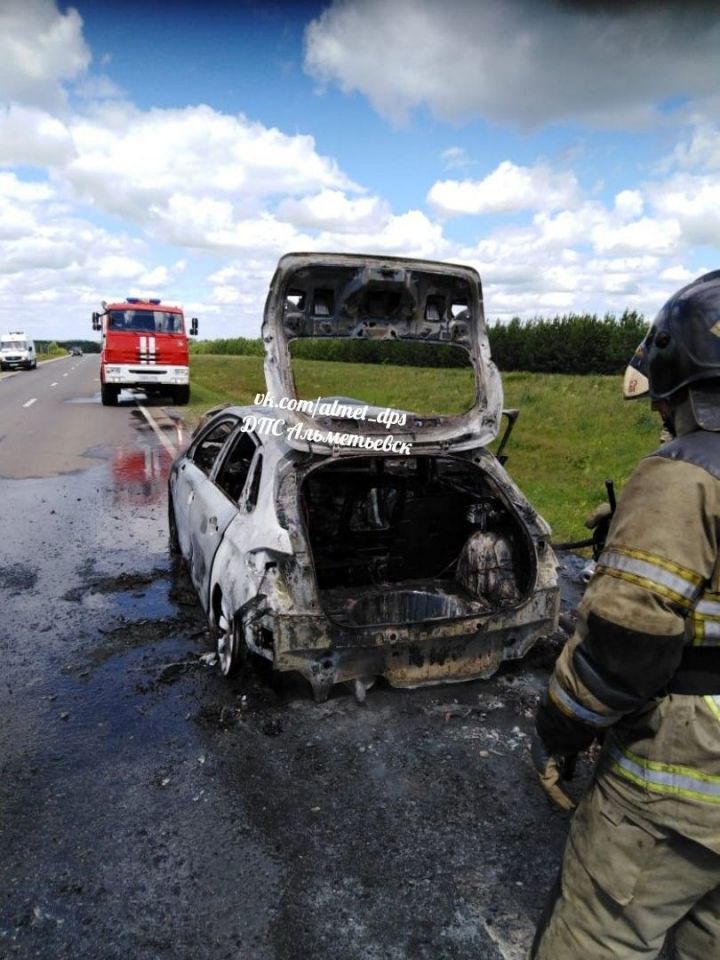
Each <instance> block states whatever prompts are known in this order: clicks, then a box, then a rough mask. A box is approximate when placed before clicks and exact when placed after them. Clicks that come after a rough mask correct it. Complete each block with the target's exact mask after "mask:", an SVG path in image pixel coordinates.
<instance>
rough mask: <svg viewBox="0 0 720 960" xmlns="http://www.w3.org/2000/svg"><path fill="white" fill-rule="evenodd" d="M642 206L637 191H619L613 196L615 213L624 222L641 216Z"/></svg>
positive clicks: (640, 195) (641, 199) (641, 200)
mask: <svg viewBox="0 0 720 960" xmlns="http://www.w3.org/2000/svg"><path fill="white" fill-rule="evenodd" d="M643 206H644V204H643V198H642V194H641V193H640V191H639V190H621V191H620V193H618V194H616V196H615V211H616V212H617V213H618V214H619V216H620V217H622V218H623V219H624V220H629V219H632V217H639V216H641V215H642V212H643Z"/></svg>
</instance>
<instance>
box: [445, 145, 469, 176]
mask: <svg viewBox="0 0 720 960" xmlns="http://www.w3.org/2000/svg"><path fill="white" fill-rule="evenodd" d="M440 159H441V160H442V162H443V164H444V165H445V167H446V168H447V169H448V170H452V169H454V168H455V167H467V166H469V165H470V163H471V162H472V161H471V160H470V157H469V155H468V152H467V150H466V149H465V148H464V147H448V148H447V150H443V152H442V153H441V154H440Z"/></svg>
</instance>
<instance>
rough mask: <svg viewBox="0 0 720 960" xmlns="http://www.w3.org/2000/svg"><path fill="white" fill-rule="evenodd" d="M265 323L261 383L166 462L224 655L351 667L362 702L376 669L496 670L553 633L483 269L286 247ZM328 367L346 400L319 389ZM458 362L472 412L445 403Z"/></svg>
mask: <svg viewBox="0 0 720 960" xmlns="http://www.w3.org/2000/svg"><path fill="white" fill-rule="evenodd" d="M262 337H263V341H264V345H265V378H266V387H267V392H266V393H265V394H261V395H258V396H257V397H256V403H255V404H254V405H252V406H245V407H226V408H223V409H221V410H218V411H216V412H214V413H213V414H212V415H211V416H210V417H208V418H206V420H205V421H204V422H203V423H202V424H201V426H200V427H199V428H198V429H197V430H196V432H195V434H194V436H193V438H192V440H191V442H190V445H189V447H188V449H187V450H186V451H185V453H183V454H182V455H181V456H180V457H179V458H178V459H177V460H176V462H175V463H174V465H173V468H172V470H171V474H170V479H169V522H170V532H171V544H172V545H173V547H174V549H175V550H176V551H177V552H178V553H179V554H180V555H181V556H182V558H183V559H184V561H185V564H186V566H187V569H188V571H189V573H190V576H191V579H192V581H193V584H194V586H195V589H196V590H197V592H198V594H199V596H200V600H201V602H202V605H203V608H204V610H205V612H206V614H207V617H208V620H209V623H210V626H211V629H212V630H213V631H214V633H215V635H216V637H217V652H218V656H219V661H220V666H221V669H222V671H223V673H225V674H230V673H232V672H233V671H234V670H235V669H236V668H237V667H238V665H239V664H240V663H241V662H242V660H243V658H244V657H245V656H247V652H248V651H250V652H251V653H252V654H256V655H258V656H260V657H263V658H266V659H267V660H268V661H270V662H271V663H272V665H273V667H274V668H275V670H277V671H297V672H299V673H300V674H302V675H303V676H304V677H306V678H307V680H308V681H309V682H310V684H311V685H312V689H313V692H314V695H315V697H316V699H318V700H322V699H324V698H326V697H327V695H328V693H329V691H330V689H331V688H332V686H333V685H334V684H336V683H340V682H350V683H351V684H352V685H353V687H354V690H355V694H356V696H357V697H358V698H359V699H363V697H364V695H365V691H366V689H367V688H368V686H369V685H370V684H371V683H372V682H373V681H374V679H375V678H377V677H379V676H381V677H384V678H386V680H387V681H389V683H391V684H392V685H395V686H399V687H413V686H419V685H422V684H431V683H442V682H451V681H461V680H469V679H473V678H476V677H485V676H489V675H490V674H492V673H493V672H494V671H495V670H496V669H497V668H498V666H499V665H500V664H501V663H502V662H503V661H505V660H509V659H514V658H518V657H522V656H523V655H524V654H525V653H526V652H527V650H528V649H529V648H530V646H531V645H532V644H533V642H534V641H535V640H536V639H537V637H538V636H540V635H541V634H544V633H547V632H550V631H552V630H553V629H554V628H555V627H556V624H557V617H558V607H559V590H558V582H557V563H556V558H555V556H554V553H553V551H552V548H551V546H550V543H549V534H550V530H549V528H548V526H547V524H546V523H545V522H544V520H543V519H542V518H541V517H540V516H538V514H537V513H536V512H535V510H534V509H533V508H532V506H531V505H530V504H529V503H528V501H527V500H526V499H525V497H524V496H523V494H522V493H521V491H520V490H519V489H518V487H517V486H516V485H515V483H514V482H513V481H512V479H511V478H510V476H509V475H508V473H507V472H506V470H505V468H504V466H503V462H502V461H503V459H504V458H503V457H502V456H499V455H497V454H494V453H492V452H491V451H490V449H489V448H488V445H489V444H490V443H491V442H492V441H494V440H495V439H496V438H497V437H498V434H499V430H500V425H501V417H502V412H503V411H502V388H501V384H500V378H499V374H498V372H497V370H496V368H495V366H494V365H493V363H492V361H491V359H490V351H489V345H488V341H487V335H486V331H485V322H484V315H483V304H482V293H481V285H480V278H479V276H478V274H477V273H476V272H475V271H474V270H473V269H471V268H469V267H466V266H459V265H450V264H445V263H434V262H430V261H420V260H409V259H399V258H392V257H365V256H353V255H346V254H288V255H286V256H285V257H283V258H282V259H281V260H280V263H279V265H278V268H277V271H276V273H275V275H274V277H273V280H272V283H271V286H270V291H269V295H268V298H267V302H266V306H265V314H264V320H263V325H262ZM359 345H360V346H359ZM385 346H388V348H389V351H390V354H389V356H390V359H389V361H388V358H387V356H383V357H382V359H381V360H380V361H379V362H378V357H379V354H378V351H379V348H380V347H385ZM358 351H359V352H358ZM356 353H357V356H359V357H360V360H361V362H360V363H359V364H355V365H353V363H352V362H351V361H352V360H353V359H357V356H356ZM318 357H320V359H318ZM328 358H329V359H328ZM368 358H369V359H368ZM370 361H372V362H370ZM459 361H462V366H459V365H458V362H459ZM446 362H447V363H448V365H447V366H444V365H442V364H445V363H446ZM373 364H374V365H373ZM331 368H332V370H334V371H335V381H334V382H335V383H336V384H340V385H342V387H344V388H345V389H347V392H348V393H352V394H353V396H352V397H350V396H339V395H334V396H330V395H327V394H325V393H323V392H322V388H323V386H324V385H325V383H326V382H327V375H328V370H330V369H331ZM301 374H302V376H301ZM460 376H462V377H463V378H465V379H463V380H462V383H463V384H464V385H465V386H466V387H467V391H466V393H465V394H463V395H462V397H461V398H460V399H459V401H458V403H459V405H460V409H459V411H454V412H453V411H452V410H450V411H449V410H447V409H439V408H441V407H447V405H448V404H447V403H446V401H447V399H448V396H449V395H450V394H451V393H452V394H453V395H454V394H455V393H457V392H458V391H457V389H456V385H457V384H458V383H460V380H459V379H458V377H460ZM303 377H304V378H305V380H306V383H304V384H302V383H301V382H300V381H301V380H302V379H303ZM378 384H379V389H380V390H381V391H382V392H383V396H382V397H381V401H380V402H376V401H374V399H373V397H372V396H368V391H369V390H370V389H372V388H375V389H378ZM451 387H452V389H451ZM433 391H434V393H433ZM315 393H317V396H314V394H315ZM460 393H462V391H460ZM389 397H392V398H396V399H397V400H398V401H399V400H402V399H403V397H405V398H407V399H408V400H409V401H410V403H408V404H403V403H401V402H396V399H393V402H390V401H389V400H388V398H389ZM383 404H385V406H383ZM421 407H424V408H425V409H420V408H421ZM511 419H512V418H511Z"/></svg>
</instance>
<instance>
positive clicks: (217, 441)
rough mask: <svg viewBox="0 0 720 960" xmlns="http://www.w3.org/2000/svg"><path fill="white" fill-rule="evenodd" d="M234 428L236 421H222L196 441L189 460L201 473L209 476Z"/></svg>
mask: <svg viewBox="0 0 720 960" xmlns="http://www.w3.org/2000/svg"><path fill="white" fill-rule="evenodd" d="M236 426H237V421H236V420H223V421H222V423H219V424H218V425H217V426H216V427H213V429H212V430H211V431H210V432H209V433H206V434H205V436H203V437H202V438H201V439H200V440H199V441H198V443H197V445H196V447H195V449H194V450H193V452H192V455H191V456H190V459H191V460H192V461H193V463H194V464H195V466H196V467H198V468H199V469H200V470H202V471H203V473H206V474H208V475H209V474H210V472H211V471H212V468H213V467H214V466H215V461H216V460H217V458H218V457H219V455H220V451H221V450H222V449H223V447H224V446H225V443H226V442H227V438H228V437H229V436H230V434H231V433H232V432H233V430H234V429H235V427H236Z"/></svg>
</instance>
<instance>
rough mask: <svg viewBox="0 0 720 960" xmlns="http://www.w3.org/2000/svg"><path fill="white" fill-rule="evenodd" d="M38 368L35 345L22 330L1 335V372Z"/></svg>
mask: <svg viewBox="0 0 720 960" xmlns="http://www.w3.org/2000/svg"><path fill="white" fill-rule="evenodd" d="M19 367H25V369H26V370H34V369H35V367H37V355H36V353H35V344H34V343H33V341H32V340H31V339H30V337H28V336H26V334H24V333H23V332H22V331H21V330H15V331H12V332H10V333H3V334H2V335H0V370H16V369H18V368H19Z"/></svg>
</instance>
